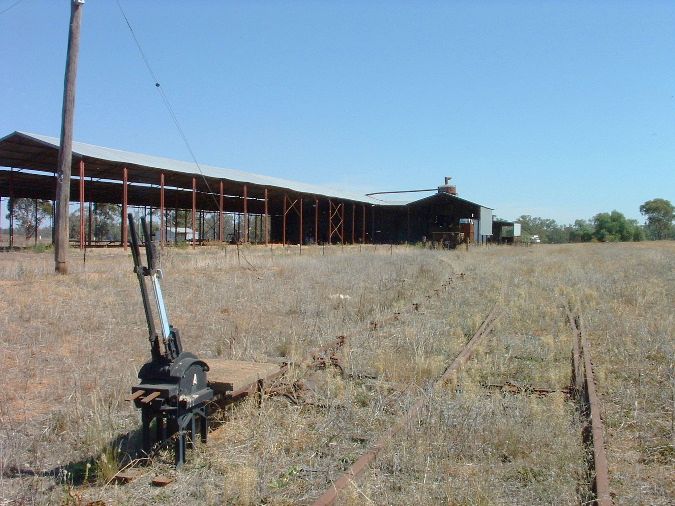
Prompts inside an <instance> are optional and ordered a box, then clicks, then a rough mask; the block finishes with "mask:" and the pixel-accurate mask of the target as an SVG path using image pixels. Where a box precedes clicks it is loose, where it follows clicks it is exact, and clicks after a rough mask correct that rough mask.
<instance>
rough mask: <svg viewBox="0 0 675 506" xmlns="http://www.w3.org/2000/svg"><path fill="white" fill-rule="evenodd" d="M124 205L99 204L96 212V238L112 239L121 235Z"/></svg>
mask: <svg viewBox="0 0 675 506" xmlns="http://www.w3.org/2000/svg"><path fill="white" fill-rule="evenodd" d="M121 213H122V206H121V205H119V204H97V205H96V206H95V214H94V221H95V225H94V239H95V240H98V241H112V240H115V239H116V237H118V236H119V232H120V217H121Z"/></svg>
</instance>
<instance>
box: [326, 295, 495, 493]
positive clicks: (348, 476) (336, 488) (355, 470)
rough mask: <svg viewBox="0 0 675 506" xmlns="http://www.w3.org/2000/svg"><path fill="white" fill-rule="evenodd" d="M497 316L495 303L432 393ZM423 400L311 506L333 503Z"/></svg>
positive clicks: (449, 377) (469, 353)
mask: <svg viewBox="0 0 675 506" xmlns="http://www.w3.org/2000/svg"><path fill="white" fill-rule="evenodd" d="M498 315H499V310H498V304H495V306H494V307H493V308H492V310H491V311H490V313H489V314H488V316H487V317H486V318H485V320H484V321H483V323H482V324H481V325H480V327H479V328H478V330H477V331H476V333H475V334H474V335H473V337H472V338H471V339H470V340H469V342H468V343H467V344H466V346H465V347H464V348H463V349H462V351H461V352H460V353H459V355H457V357H456V358H455V360H453V362H452V364H450V366H448V368H447V369H446V370H445V372H444V373H443V375H442V376H441V377H440V378H439V379H438V380H437V381H436V383H434V385H433V387H432V391H433V390H434V389H436V388H439V387H441V386H443V385H445V384H446V383H448V381H450V380H451V379H452V378H453V376H454V375H455V374H456V373H457V371H458V370H459V369H460V368H461V367H462V366H463V365H464V364H465V363H466V362H468V360H469V359H470V358H471V356H472V355H473V352H474V351H475V350H476V347H477V346H478V345H479V344H480V341H481V340H482V338H483V337H484V336H486V335H487V334H488V333H489V332H490V331H491V330H492V328H493V327H494V323H495V321H496V319H497V317H498ZM426 401H427V396H426V395H425V396H422V397H420V398H419V399H418V400H417V401H416V402H415V404H413V405H412V407H411V408H410V409H409V410H408V411H407V412H406V413H405V414H404V415H403V416H402V417H401V418H400V419H399V420H398V421H397V422H396V423H395V424H394V425H393V426H391V427H390V428H389V429H388V430H387V431H386V432H385V433H384V434H383V435H382V436H380V438H379V439H377V440H376V441H375V443H374V444H373V446H372V447H371V448H370V449H369V450H368V451H366V452H365V453H364V454H362V455H361V456H360V457H359V458H358V459H357V460H356V462H354V463H353V464H352V465H351V466H350V467H349V468H348V469H347V470H346V471H345V472H344V473H343V474H342V475H341V476H340V477H339V478H338V479H337V480H336V481H335V482H333V484H332V485H331V487H330V488H329V489H328V490H326V492H324V493H323V495H321V497H319V498H318V499H317V500H316V501H315V502H314V506H327V505H331V504H333V503H335V501H336V500H337V498H338V496H339V495H340V492H341V491H343V490H344V489H345V488H347V486H348V485H349V484H350V483H352V482H353V481H354V480H356V479H357V478H358V477H359V476H361V474H363V472H364V471H365V470H366V469H368V466H369V465H370V463H371V462H373V461H374V460H375V459H376V458H377V456H378V454H379V453H380V452H381V451H382V450H383V449H384V447H385V446H386V445H387V443H389V442H390V441H391V440H392V438H393V437H394V436H395V435H396V434H397V433H399V432H400V431H401V430H402V429H403V428H404V427H406V426H407V425H408V423H409V422H410V421H411V420H413V419H414V417H415V416H417V414H418V413H419V412H420V410H421V409H422V407H423V406H424V404H425V403H426Z"/></svg>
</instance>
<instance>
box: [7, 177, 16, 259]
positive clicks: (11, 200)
mask: <svg viewBox="0 0 675 506" xmlns="http://www.w3.org/2000/svg"><path fill="white" fill-rule="evenodd" d="M7 212H9V238H8V241H9V249H12V248H13V247H14V168H13V167H10V168H9V200H8V201H7Z"/></svg>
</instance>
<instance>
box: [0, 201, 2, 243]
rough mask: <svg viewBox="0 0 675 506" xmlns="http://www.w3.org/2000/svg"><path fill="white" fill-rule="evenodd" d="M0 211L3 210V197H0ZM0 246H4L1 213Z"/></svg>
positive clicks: (0, 214) (0, 213)
mask: <svg viewBox="0 0 675 506" xmlns="http://www.w3.org/2000/svg"><path fill="white" fill-rule="evenodd" d="M0 209H2V195H0ZM0 246H2V212H1V211H0Z"/></svg>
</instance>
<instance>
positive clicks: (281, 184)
mask: <svg viewBox="0 0 675 506" xmlns="http://www.w3.org/2000/svg"><path fill="white" fill-rule="evenodd" d="M16 136H19V137H22V138H25V139H27V140H28V141H32V142H34V143H36V144H38V145H40V144H41V145H44V146H46V147H48V148H50V149H55V150H58V149H59V139H58V138H56V137H50V136H47V135H41V134H34V133H29V132H19V131H17V132H13V133H11V134H9V135H6V136H4V137H2V138H0V144H2V143H3V141H5V140H9V139H10V138H13V137H16ZM73 155H75V156H76V157H77V156H81V157H85V158H93V159H98V160H103V161H105V162H108V163H112V164H117V163H119V164H125V165H133V166H136V167H139V168H142V169H146V168H147V169H151V170H163V171H166V172H175V173H180V174H184V175H188V176H199V175H200V171H199V169H198V168H197V165H196V164H195V163H194V162H186V161H181V160H173V159H171V158H164V157H160V156H154V155H147V154H143V153H134V152H131V151H122V150H119V149H113V148H108V147H104V146H96V145H94V144H86V143H83V142H73ZM199 168H201V174H203V175H204V176H205V177H207V178H214V179H220V180H228V181H233V182H235V183H240V184H251V185H257V186H259V187H274V188H279V189H282V190H290V191H293V192H298V193H305V194H309V195H317V196H322V197H328V198H336V199H342V200H349V201H353V202H359V203H364V204H372V205H376V206H405V205H409V204H412V203H420V204H421V203H424V202H425V201H428V200H430V199H434V198H438V196H439V195H442V196H443V197H442V198H448V199H451V200H456V201H459V202H463V203H465V204H469V205H472V206H480V204H477V203H475V202H470V201H468V200H464V199H461V198H459V197H457V196H451V195H448V194H433V195H430V196H427V197H424V198H421V199H416V200H408V199H400V196H397V197H396V200H384V199H381V198H376V197H370V196H368V195H364V194H362V193H359V192H355V191H345V190H342V189H337V188H331V187H329V186H321V185H312V184H307V183H302V182H299V181H290V180H287V179H282V178H277V177H271V176H263V175H260V174H254V173H251V172H244V171H240V170H235V169H227V168H223V167H215V166H211V165H204V164H199ZM488 209H489V208H488Z"/></svg>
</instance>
